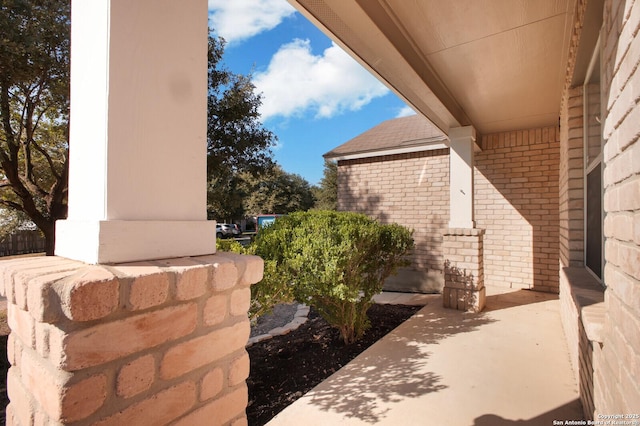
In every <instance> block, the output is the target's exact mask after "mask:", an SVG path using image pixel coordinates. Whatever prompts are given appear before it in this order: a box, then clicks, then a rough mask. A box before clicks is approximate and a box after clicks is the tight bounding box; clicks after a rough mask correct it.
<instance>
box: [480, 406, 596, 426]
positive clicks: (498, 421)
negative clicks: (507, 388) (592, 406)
mask: <svg viewBox="0 0 640 426" xmlns="http://www.w3.org/2000/svg"><path fill="white" fill-rule="evenodd" d="M580 412H581V408H580V400H579V399H575V400H573V401H571V402H568V403H566V404H564V405H561V406H560V407H557V408H555V409H553V410H550V411H547V412H546V413H543V414H540V415H539V416H536V417H534V418H532V419H528V420H520V419H519V420H509V419H505V418H503V417H500V416H497V415H495V414H485V415H483V416H480V417H478V418H476V419H475V421H474V423H473V426H516V425H518V426H540V425H552V424H554V423H553V421H554V420H556V421H558V422H561V423H559V424H565V421H567V420H583V417H582V416H579V417H576V416H577V415H578V413H580Z"/></svg>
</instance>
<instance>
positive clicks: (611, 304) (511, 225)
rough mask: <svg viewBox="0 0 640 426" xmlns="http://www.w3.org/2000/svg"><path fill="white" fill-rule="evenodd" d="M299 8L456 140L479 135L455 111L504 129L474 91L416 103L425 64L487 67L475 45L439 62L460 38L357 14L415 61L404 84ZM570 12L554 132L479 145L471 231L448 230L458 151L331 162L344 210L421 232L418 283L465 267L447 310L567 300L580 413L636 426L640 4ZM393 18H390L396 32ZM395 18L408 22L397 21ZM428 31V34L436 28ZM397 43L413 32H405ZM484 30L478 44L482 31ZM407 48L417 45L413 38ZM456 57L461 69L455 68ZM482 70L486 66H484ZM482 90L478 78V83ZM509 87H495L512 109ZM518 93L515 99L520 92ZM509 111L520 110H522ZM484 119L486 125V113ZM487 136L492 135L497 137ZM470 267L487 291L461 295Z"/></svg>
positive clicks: (392, 13) (613, 1) (491, 104)
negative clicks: (535, 296) (541, 294)
mask: <svg viewBox="0 0 640 426" xmlns="http://www.w3.org/2000/svg"><path fill="white" fill-rule="evenodd" d="M296 3H297V4H299V5H300V9H301V10H304V11H306V12H308V14H309V15H311V16H312V17H313V19H315V20H317V21H319V22H320V23H321V25H324V26H326V27H327V28H328V29H327V31H326V32H327V33H328V34H330V35H334V36H335V39H336V40H339V41H340V42H342V43H344V44H345V45H347V46H348V47H349V48H351V49H352V50H353V55H354V56H355V57H357V58H359V60H361V61H362V62H364V63H367V64H374V65H371V68H372V69H373V70H374V71H375V72H376V73H378V75H381V76H383V78H384V79H385V80H386V81H389V82H390V86H391V87H393V88H394V89H396V90H397V92H399V93H400V94H401V95H403V96H404V97H405V99H407V100H408V101H409V102H410V103H411V104H412V106H413V107H414V109H416V110H417V111H419V113H420V114H421V115H423V116H425V117H427V118H430V119H431V120H432V122H433V123H436V125H437V126H438V127H439V128H440V129H445V131H444V133H445V134H446V133H447V132H446V127H447V125H446V124H443V122H446V121H447V120H450V121H453V122H456V120H452V119H451V116H454V117H455V118H456V119H457V122H458V123H460V122H464V121H466V122H467V123H469V122H471V123H473V122H474V119H473V117H472V118H471V119H470V120H469V119H467V117H466V116H465V114H464V112H460V110H457V109H456V101H460V102H461V103H462V106H463V107H465V106H467V107H469V110H470V111H471V110H472V109H473V108H475V107H478V105H479V106H480V108H481V109H482V111H481V112H482V113H484V112H486V111H493V110H495V111H497V112H496V113H495V116H494V117H493V118H494V119H495V120H497V119H498V118H497V117H498V116H499V115H498V114H499V112H498V111H499V110H500V108H501V105H500V101H501V100H502V98H500V97H499V96H496V97H495V98H493V99H494V100H493V101H486V102H482V101H481V102H478V103H477V104H474V103H473V101H474V97H475V96H476V94H475V91H476V88H474V89H473V90H471V91H470V92H469V93H465V96H466V97H465V96H463V97H465V100H462V101H461V98H462V97H460V96H457V97H456V96H449V93H447V91H446V90H442V87H441V85H440V84H441V81H439V80H438V79H437V78H434V79H429V75H426V77H425V75H424V74H423V75H422V81H423V82H425V85H426V86H428V87H429V88H430V89H432V90H433V92H434V93H437V97H438V99H439V100H440V101H441V102H442V103H440V104H438V103H437V102H432V101H430V100H425V99H426V98H424V97H420V96H419V95H416V92H418V91H419V90H418V89H416V87H417V86H419V84H420V83H415V84H416V86H411V85H410V84H407V81H409V80H410V78H409V77H408V75H409V74H410V73H411V72H413V71H416V72H419V71H420V70H421V68H419V66H418V65H416V64H422V63H423V62H420V61H424V62H427V63H429V64H430V65H431V66H433V67H436V68H437V67H438V66H440V65H442V64H444V63H445V61H446V60H449V61H450V62H446V63H447V64H448V65H449V68H446V69H447V70H448V71H454V74H455V71H456V70H455V69H454V68H451V64H454V63H455V64H458V65H466V64H465V62H464V61H465V60H466V61H473V59H474V57H473V53H475V52H474V51H473V50H471V48H469V47H468V45H465V49H467V50H465V52H466V56H465V55H463V56H455V55H456V54H457V50H456V49H458V47H457V46H455V45H454V46H453V47H449V46H447V45H446V43H444V42H443V43H442V45H444V47H443V46H442V45H439V46H440V49H443V50H441V51H439V50H437V49H432V50H429V49H430V48H432V46H431V45H429V44H428V43H430V42H434V43H435V44H436V45H438V43H439V42H442V41H443V40H445V38H444V37H446V36H449V35H451V34H456V33H455V30H452V31H451V33H448V32H447V31H446V30H442V29H441V28H438V29H437V30H434V33H438V32H441V33H442V34H440V38H439V39H436V40H435V41H434V40H433V39H431V38H429V37H428V36H424V34H430V33H429V32H428V31H427V32H422V30H421V29H420V26H419V25H418V23H417V22H413V21H412V20H411V18H410V17H411V16H412V15H416V14H419V13H421V12H422V13H424V10H421V8H420V6H419V5H413V6H406V5H404V4H403V5H401V4H399V3H397V4H396V3H393V5H391V3H392V2H385V6H384V7H383V8H382V9H377V8H376V7H377V6H371V7H370V8H369V7H368V6H367V5H364V4H363V3H361V2H359V3H358V4H359V7H360V8H361V9H360V11H364V14H363V15H361V16H359V21H358V22H357V23H356V22H354V23H353V28H355V27H357V28H360V29H362V28H363V26H364V25H363V24H362V22H363V19H364V18H363V16H367V19H370V22H371V23H372V24H373V25H372V27H371V28H374V26H375V27H377V28H379V29H380V32H381V33H382V34H384V35H385V36H388V38H384V37H382V38H379V39H377V43H378V44H381V43H382V42H381V41H380V40H381V39H384V40H386V41H388V42H389V44H390V45H393V46H394V47H396V48H397V49H398V51H399V52H400V54H399V56H398V57H396V58H399V57H402V58H403V59H405V60H406V64H405V65H406V68H405V73H404V74H403V77H402V78H398V79H394V78H393V77H392V75H393V72H392V71H390V70H389V68H386V67H385V64H384V61H380V60H379V59H377V57H376V56H375V55H370V51H369V50H367V48H371V46H367V47H364V46H363V45H362V44H361V41H360V40H357V38H356V37H353V36H352V34H351V33H349V32H348V31H343V30H342V29H341V27H339V26H335V25H332V24H333V22H332V20H331V19H329V18H326V19H325V17H328V16H330V15H329V12H328V11H327V10H325V9H323V8H322V7H317V6H316V5H312V4H311V3H310V2H307V1H298V2H296ZM325 4H326V3H325ZM557 4H560V3H557ZM432 6H433V5H432ZM456 6H460V5H456ZM456 6H454V5H452V6H451V8H449V7H448V6H444V5H441V6H440V7H441V9H442V10H438V12H437V13H433V15H434V16H439V17H442V16H449V17H450V18H451V20H450V21H449V23H448V25H454V24H453V22H458V20H462V21H463V19H460V18H459V16H457V15H456V13H457V12H459V9H456ZM540 6H541V7H543V5H542V4H541V5H540ZM565 6H566V9H565V10H564V12H565V13H566V17H567V21H566V22H567V24H568V25H567V26H566V28H567V34H566V35H565V36H564V38H563V40H564V41H560V40H558V41H557V43H560V45H562V46H563V49H565V50H564V51H565V52H566V56H565V54H564V53H563V54H562V55H560V56H561V57H563V59H562V60H561V61H560V62H557V59H554V61H556V62H553V61H551V62H548V63H547V65H550V64H552V63H553V66H558V67H560V69H561V71H562V73H563V74H564V83H563V85H562V90H560V91H558V93H560V95H558V101H557V103H556V111H557V115H556V116H555V120H554V117H550V118H549V119H548V122H549V124H547V125H544V126H529V127H518V126H516V125H513V127H512V128H511V129H510V128H509V125H508V124H505V125H502V126H499V127H501V130H499V131H485V132H479V134H478V135H477V137H475V134H474V135H473V136H474V137H473V138H472V140H473V141H474V142H475V143H476V145H477V146H476V147H475V148H476V150H475V151H476V152H475V154H474V155H472V156H470V157H467V158H471V162H470V163H471V164H473V175H474V180H473V183H472V185H473V188H474V189H473V191H472V193H473V195H474V199H473V200H472V205H473V213H472V218H473V222H471V225H472V226H470V228H472V229H466V230H465V229H452V228H451V224H449V225H447V220H451V215H452V212H454V209H450V210H447V208H446V207H447V204H448V203H451V205H453V204H452V203H453V200H452V198H451V197H453V196H454V195H457V194H456V191H453V190H452V189H451V186H450V182H452V181H453V179H454V178H455V176H456V174H457V173H459V172H460V169H459V168H453V167H451V164H453V163H452V162H451V161H450V160H449V161H448V160H447V157H451V153H452V152H453V148H451V149H446V148H445V149H442V150H439V151H425V152H422V153H412V154H399V155H379V154H376V153H375V152H371V153H369V154H370V155H369V156H368V158H358V159H356V160H351V159H348V158H344V157H345V149H346V151H348V150H349V145H350V142H348V143H346V144H345V145H343V146H342V149H341V151H342V152H341V153H340V152H338V154H336V152H335V151H336V150H334V151H332V152H331V153H329V157H333V158H336V159H338V165H339V167H338V170H339V184H340V188H339V199H340V200H339V207H340V209H345V210H357V211H361V212H365V213H367V214H370V215H372V216H375V217H378V218H380V219H381V220H383V221H396V222H400V223H402V224H404V225H408V226H410V227H414V228H415V229H416V233H415V236H416V242H417V249H416V251H415V253H414V255H413V256H414V264H413V267H414V268H415V269H416V270H418V269H420V268H426V269H429V270H435V271H439V272H443V273H444V275H445V277H447V278H446V280H448V279H450V278H449V277H451V276H452V275H451V274H450V273H449V272H448V271H447V268H448V266H447V265H449V264H450V263H451V262H453V263H454V264H455V263H456V262H458V266H460V265H463V266H464V267H454V268H452V270H454V271H456V270H457V271H463V275H464V276H462V277H455V274H454V275H453V278H452V279H453V281H454V282H453V284H452V286H451V287H450V288H447V284H445V287H444V295H443V302H444V304H445V306H450V307H457V308H459V309H460V308H463V309H469V308H478V307H481V306H482V298H483V294H482V292H481V290H482V286H483V284H487V285H493V286H508V287H521V288H531V289H533V290H541V291H545V292H559V297H560V302H561V318H562V326H563V328H564V330H565V334H566V336H567V343H568V346H569V351H570V355H571V360H572V365H573V367H574V373H575V377H576V381H577V383H578V386H579V390H580V399H581V402H582V405H583V409H584V414H585V417H586V418H587V419H594V418H595V419H598V416H599V415H606V414H616V413H617V414H634V413H638V412H640V385H639V382H638V380H637V377H638V375H639V374H640V231H639V230H640V141H639V135H640V118H639V115H638V114H639V113H640V105H638V99H640V95H639V94H638V87H640V83H639V82H640V73H639V71H638V64H639V63H640V49H638V46H639V45H640V44H639V43H640V36H639V35H638V28H639V27H640V3H638V2H637V1H633V0H577V1H568V2H563V3H562V7H565ZM425 7H426V6H425ZM434 7H435V6H434ZM465 7H468V5H467V6H465ZM412 8H414V9H415V10H413V11H412V10H411V9H412ZM327 9H330V7H327ZM382 10H384V11H385V12H384V13H383V12H382ZM447 13H450V15H447ZM385 14H386V15H385ZM341 16H342V17H343V18H344V16H346V14H343V15H341ZM381 16H389V17H391V18H390V19H389V20H387V21H385V20H383V19H382V18H381ZM399 16H402V17H403V18H404V19H405V21H402V20H400V21H398V17H399ZM420 16H422V17H423V19H424V17H425V16H427V15H424V14H423V15H420ZM487 16H492V15H490V13H489V14H487ZM556 16H558V15H556ZM398 22H400V24H399V23H398ZM413 25H415V26H413ZM422 25H423V27H424V25H428V24H426V23H424V22H423V23H422ZM398 28H402V30H400V31H396V30H397V29H398ZM456 28H457V31H459V33H464V32H465V29H463V28H462V27H456ZM473 31H478V32H480V31H481V30H478V29H477V28H473V29H471V30H470V32H473ZM400 33H402V34H411V36H413V37H414V38H413V39H412V38H411V37H409V36H407V37H406V39H403V38H402V36H399V34H400ZM443 34H444V35H443ZM486 37H487V38H490V37H492V36H489V35H487V36H486ZM540 37H541V38H542V37H543V36H542V35H540ZM462 38H464V36H462ZM403 40H410V41H408V44H411V43H413V44H411V45H412V46H414V47H413V49H414V50H411V49H410V48H407V44H403ZM416 40H421V41H426V42H427V45H426V46H425V47H424V51H422V52H427V53H425V54H424V55H425V56H424V57H420V56H419V55H416V56H412V55H413V53H411V52H416V51H419V50H420V48H421V47H423V46H421V45H420V44H419V42H416ZM474 42H475V40H472V39H470V40H468V41H467V43H469V44H471V43H474ZM491 43H495V46H490V47H494V48H498V49H499V48H500V47H499V46H502V47H504V45H502V44H501V41H499V40H496V41H495V42H494V41H493V40H492V41H491V42H488V41H486V39H483V41H482V43H479V44H478V45H479V46H480V47H478V49H479V51H482V52H484V53H485V54H487V52H491V50H490V47H487V46H488V45H490V44H491ZM563 43H564V44H563ZM416 46H418V47H417V48H416ZM547 48H548V45H547ZM403 49H404V50H403ZM447 49H449V50H447ZM443 51H444V52H445V53H441V52H443ZM381 52H384V50H383V49H382V48H380V49H379V50H378V51H377V53H378V54H379V55H382V53H381ZM449 52H451V55H452V58H453V59H452V58H449V57H446V58H445V55H446V54H449ZM387 54H388V57H392V54H391V53H388V52H387ZM425 57H426V58H428V59H426V60H425V59H424V58H425ZM431 60H432V62H431ZM455 60H460V61H461V62H459V63H456V62H455ZM507 62H508V61H507V60H506V59H505V61H502V62H500V61H498V62H497V64H499V66H507V65H508V63H507ZM472 64H475V65H476V66H481V67H484V66H485V64H482V62H472ZM534 66H537V65H535V64H534ZM489 67H490V66H488V65H487V68H489ZM396 68H399V67H396ZM442 69H445V68H442ZM472 75H473V76H474V78H477V79H479V78H481V77H478V76H479V75H480V74H478V73H472ZM483 77H486V76H483ZM446 79H448V80H447V81H448V84H449V86H447V89H448V90H449V91H450V92H452V91H455V90H456V87H455V86H456V85H460V86H461V87H468V82H467V81H466V80H465V79H466V77H465V76H463V74H456V77H451V76H446ZM412 81H415V82H419V81H420V79H416V80H412ZM489 83H492V82H491V81H489ZM517 83H518V84H520V83H522V81H518V82H517ZM504 84H505V83H504V82H499V83H498V86H492V87H493V88H494V89H499V90H498V91H499V92H501V94H502V96H503V97H504V96H505V92H502V91H501V89H502V87H501V86H504ZM518 87H520V86H518ZM483 89H485V88H483ZM513 90H518V88H517V87H515V86H514V87H513ZM484 91H486V89H485V90H483V92H484ZM467 95H468V96H467ZM532 96H533V97H531V98H527V99H522V100H521V102H522V103H521V105H524V104H527V103H529V102H535V101H536V97H535V95H532ZM542 96H543V95H542V94H540V98H541V97H542ZM452 98H454V100H453V101H452ZM443 104H444V105H448V106H451V105H453V106H452V107H451V108H450V109H448V112H449V113H450V114H451V115H447V113H441V112H438V111H437V109H438V108H441V107H442V105H443ZM511 107H512V108H518V104H517V103H514V104H512V106H511ZM525 108H526V107H523V109H525ZM491 114H492V112H490V113H489V115H491ZM475 116H477V117H480V118H482V114H481V113H479V112H478V111H477V110H476V111H475ZM493 123H496V121H494V122H493ZM458 125H460V124H458ZM449 126H451V125H449ZM485 126H486V127H487V128H490V127H491V124H488V125H487V124H485ZM449 129H450V130H449V131H450V133H449V138H450V139H451V134H452V133H451V132H452V131H453V130H456V129H451V127H449ZM364 135H366V133H365V134H364ZM451 146H452V147H453V146H454V144H453V140H452V139H451ZM338 151H340V150H338ZM427 164H428V170H427V171H426V172H424V174H423V169H421V165H427ZM425 170H426V169H425ZM421 175H423V176H427V177H428V178H429V179H430V181H431V182H432V183H433V184H434V185H444V186H443V187H438V190H435V189H434V188H433V187H431V186H429V185H425V184H422V185H416V183H415V182H416V181H417V180H419V177H420V176H421ZM447 175H448V178H447ZM390 189H391V190H392V193H390V191H389V190H390ZM423 197H424V199H423ZM429 199H430V201H429ZM427 224H428V225H427ZM447 228H449V229H447ZM463 228H464V227H463ZM470 231H471V232H470ZM465 238H466V239H467V240H465ZM464 241H468V242H464ZM463 253H466V254H463ZM472 257H473V258H474V259H476V260H474V261H473V262H476V266H475V269H473V271H474V272H473V273H472V274H471V276H470V277H471V278H473V279H474V280H475V279H476V278H477V279H478V281H479V282H478V283H472V284H471V286H466V287H465V285H466V284H465V285H462V284H460V282H462V281H465V280H467V278H470V277H468V276H467V273H466V272H464V270H465V268H472V267H474V266H473V265H472V264H470V263H469V262H468V261H469V259H470V258H472ZM473 262H471V263H473ZM469 270H471V269H469ZM473 275H476V277H473ZM460 278H462V279H460ZM456 281H458V282H456ZM482 281H484V283H483V282H482ZM474 286H475V287H474ZM469 289H471V290H476V294H475V296H474V297H475V299H476V302H477V301H478V300H479V301H480V302H479V304H478V303H477V304H476V305H473V303H472V304H471V305H469V303H467V302H465V300H464V299H465V298H468V297H469V295H471V294H472V293H469V292H468V290H469ZM474 303H475V302H474Z"/></svg>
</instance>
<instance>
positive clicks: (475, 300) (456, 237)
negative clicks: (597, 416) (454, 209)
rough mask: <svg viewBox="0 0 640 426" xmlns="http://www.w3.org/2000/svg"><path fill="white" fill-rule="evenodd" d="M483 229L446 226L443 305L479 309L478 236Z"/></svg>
mask: <svg viewBox="0 0 640 426" xmlns="http://www.w3.org/2000/svg"><path fill="white" fill-rule="evenodd" d="M483 235H484V229H477V228H450V229H449V230H448V232H446V233H445V234H444V239H443V243H442V251H443V254H444V259H445V262H444V289H443V295H442V296H443V297H442V298H443V303H444V307H445V308H452V309H457V310H460V311H471V312H480V311H482V310H483V309H484V306H485V297H486V288H485V286H484V266H483V260H482V258H483V248H482V238H483Z"/></svg>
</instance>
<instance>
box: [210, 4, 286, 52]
mask: <svg viewBox="0 0 640 426" xmlns="http://www.w3.org/2000/svg"><path fill="white" fill-rule="evenodd" d="M295 11H296V10H295V9H294V8H293V6H291V5H290V4H289V3H287V1H286V0H209V24H210V25H211V26H212V27H213V29H214V30H215V31H216V33H217V34H218V35H219V36H222V37H224V39H225V40H226V41H227V42H229V43H233V42H238V41H242V40H244V39H247V38H250V37H253V36H255V35H256V34H259V33H261V32H263V31H267V30H270V29H272V28H275V27H276V26H278V24H280V22H282V20H283V19H285V18H286V17H288V16H291V15H293V14H294V13H295Z"/></svg>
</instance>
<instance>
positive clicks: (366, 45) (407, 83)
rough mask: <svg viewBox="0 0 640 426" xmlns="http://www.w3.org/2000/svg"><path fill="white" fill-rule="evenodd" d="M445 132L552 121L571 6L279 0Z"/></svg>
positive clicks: (567, 0)
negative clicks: (298, 12) (318, 29)
mask: <svg viewBox="0 0 640 426" xmlns="http://www.w3.org/2000/svg"><path fill="white" fill-rule="evenodd" d="M289 1H290V2H291V3H292V4H293V5H294V6H295V7H296V8H297V9H298V10H299V11H300V12H301V13H303V14H304V15H305V16H307V18H309V19H310V20H311V21H312V22H314V23H315V24H316V25H317V26H318V27H319V28H321V29H322V30H323V31H324V32H325V33H326V34H327V35H328V36H329V37H331V38H332V39H333V40H334V41H336V42H337V43H338V44H340V45H341V46H342V47H343V48H345V50H347V52H349V53H350V54H351V55H352V56H353V57H354V58H356V59H357V60H358V61H359V62H360V63H362V64H363V65H364V66H365V67H367V68H368V69H369V70H370V71H372V72H373V73H374V74H375V75H377V76H378V78H380V79H381V80H382V81H383V82H384V83H385V84H386V85H387V86H389V87H390V88H391V89H392V90H393V91H395V92H396V93H397V94H398V95H399V96H401V97H402V98H403V99H404V100H405V101H407V102H408V103H409V104H411V105H412V106H413V107H414V108H415V109H416V110H418V111H420V112H421V113H422V114H424V115H425V116H426V117H427V118H429V119H430V120H431V121H432V122H433V123H434V124H435V125H437V126H438V127H439V128H440V129H442V130H443V131H444V132H445V133H448V130H449V128H450V127H457V126H460V125H463V126H464V125H470V124H471V125H473V126H475V127H476V129H477V130H478V131H479V132H481V133H493V132H498V131H505V130H515V129H523V128H531V127H538V126H545V125H552V124H554V123H557V120H558V115H559V108H560V97H561V92H562V88H563V84H564V81H565V69H566V67H565V65H566V59H567V55H568V46H569V37H570V36H571V26H572V23H573V11H574V6H575V0H536V1H530V0H455V1H442V0H289Z"/></svg>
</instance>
